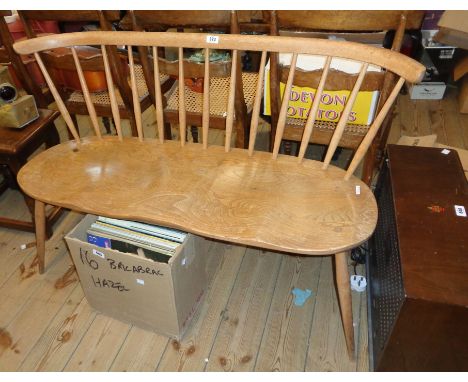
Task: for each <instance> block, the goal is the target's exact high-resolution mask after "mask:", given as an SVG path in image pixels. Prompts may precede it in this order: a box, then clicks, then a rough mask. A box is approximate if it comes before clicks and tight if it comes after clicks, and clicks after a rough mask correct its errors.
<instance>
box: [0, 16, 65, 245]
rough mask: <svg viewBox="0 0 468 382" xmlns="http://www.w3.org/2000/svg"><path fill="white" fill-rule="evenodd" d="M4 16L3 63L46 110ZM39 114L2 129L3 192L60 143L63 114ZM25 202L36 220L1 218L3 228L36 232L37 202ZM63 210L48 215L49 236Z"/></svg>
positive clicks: (0, 21) (0, 19)
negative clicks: (32, 160)
mask: <svg viewBox="0 0 468 382" xmlns="http://www.w3.org/2000/svg"><path fill="white" fill-rule="evenodd" d="M4 16H9V12H8V11H1V12H0V45H3V46H2V54H1V55H0V57H1V60H0V61H1V62H2V63H3V64H7V65H11V66H12V67H13V68H14V70H15V72H16V76H17V78H18V80H19V81H20V82H21V85H22V87H23V89H24V90H25V91H26V93H27V94H30V95H32V96H34V99H35V100H36V103H37V105H38V106H40V107H44V106H46V105H47V104H48V103H49V102H50V100H49V99H47V97H46V95H44V94H43V93H42V91H41V89H40V87H39V86H37V85H36V83H35V82H34V81H33V80H32V79H31V77H30V76H29V73H28V71H27V69H26V67H25V65H24V64H23V61H22V60H21V58H20V57H19V56H18V55H17V54H16V53H15V51H14V50H13V39H12V37H11V35H10V32H9V30H8V26H7V24H6V22H5V19H4ZM38 111H39V118H38V119H37V120H35V121H34V122H31V123H30V124H28V125H27V126H25V127H23V128H21V129H13V128H1V127H0V166H2V173H3V181H2V182H0V193H1V192H3V191H5V190H6V189H7V188H18V183H17V181H16V178H17V175H18V172H19V170H20V168H21V167H22V166H23V165H24V164H25V163H26V162H27V160H28V158H29V157H30V156H31V154H33V153H34V152H35V151H36V150H37V149H38V148H39V147H41V146H42V145H43V144H45V145H46V147H47V148H49V147H52V146H54V145H56V144H58V143H59V136H58V132H57V130H56V128H55V126H54V121H55V119H56V118H57V117H58V116H59V113H58V112H57V111H52V110H47V109H42V108H39V110H38ZM24 200H25V202H26V205H27V207H28V209H29V211H30V212H31V215H32V217H33V218H32V220H31V221H24V220H18V219H11V218H8V217H5V216H2V217H0V226H2V227H7V228H13V229H20V230H24V231H30V232H34V231H35V224H34V200H33V199H32V198H30V197H29V196H27V195H24ZM60 210H61V209H60V208H53V209H52V210H51V211H50V212H49V214H48V216H47V219H46V232H47V236H48V237H49V236H50V235H51V233H52V225H53V223H54V222H55V220H56V219H57V218H58V217H59V215H60Z"/></svg>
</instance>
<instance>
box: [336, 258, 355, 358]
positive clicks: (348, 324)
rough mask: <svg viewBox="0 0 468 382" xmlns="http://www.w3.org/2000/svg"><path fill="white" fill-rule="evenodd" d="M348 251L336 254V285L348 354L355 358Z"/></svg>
mask: <svg viewBox="0 0 468 382" xmlns="http://www.w3.org/2000/svg"><path fill="white" fill-rule="evenodd" d="M348 254H349V253H348V252H340V253H337V254H336V255H335V269H336V285H337V289H338V300H339V302H340V311H341V321H342V322H343V329H344V334H345V339H346V347H347V349H348V355H349V357H350V358H351V359H354V327H353V305H352V299H351V287H350V285H349V272H348V262H347V258H348Z"/></svg>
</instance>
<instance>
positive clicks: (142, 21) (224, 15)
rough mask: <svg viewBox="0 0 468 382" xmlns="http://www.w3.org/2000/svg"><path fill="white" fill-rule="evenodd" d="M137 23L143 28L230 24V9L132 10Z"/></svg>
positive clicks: (226, 25)
mask: <svg viewBox="0 0 468 382" xmlns="http://www.w3.org/2000/svg"><path fill="white" fill-rule="evenodd" d="M133 12H134V14H135V17H136V19H137V22H138V25H139V26H140V27H142V28H144V29H152V28H155V27H156V28H157V27H158V26H160V27H165V28H170V27H173V28H174V27H191V26H193V27H197V28H200V27H203V26H205V27H212V26H222V27H227V28H228V27H229V26H230V25H231V11H225V10H219V11H202V10H197V11H195V10H193V11H188V10H187V11H153V10H138V11H133Z"/></svg>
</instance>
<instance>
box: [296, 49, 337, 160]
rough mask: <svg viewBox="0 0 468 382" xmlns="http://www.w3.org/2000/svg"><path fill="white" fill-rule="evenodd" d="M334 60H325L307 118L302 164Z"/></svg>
mask: <svg viewBox="0 0 468 382" xmlns="http://www.w3.org/2000/svg"><path fill="white" fill-rule="evenodd" d="M331 60H332V58H331V57H330V56H328V57H327V58H326V60H325V65H324V67H323V72H322V76H321V77H320V83H319V86H318V87H317V91H316V92H315V95H314V101H313V102H312V105H311V106H310V110H309V116H308V117H307V122H306V125H305V127H304V135H303V137H302V141H301V147H300V149H299V155H298V162H299V163H300V162H302V159H303V158H304V155H305V152H306V150H307V145H308V144H309V140H310V136H311V135H312V129H313V128H314V123H315V119H316V117H317V112H318V110H319V105H320V100H321V99H322V93H323V88H324V87H325V82H326V81H327V77H328V71H329V70H330V64H331Z"/></svg>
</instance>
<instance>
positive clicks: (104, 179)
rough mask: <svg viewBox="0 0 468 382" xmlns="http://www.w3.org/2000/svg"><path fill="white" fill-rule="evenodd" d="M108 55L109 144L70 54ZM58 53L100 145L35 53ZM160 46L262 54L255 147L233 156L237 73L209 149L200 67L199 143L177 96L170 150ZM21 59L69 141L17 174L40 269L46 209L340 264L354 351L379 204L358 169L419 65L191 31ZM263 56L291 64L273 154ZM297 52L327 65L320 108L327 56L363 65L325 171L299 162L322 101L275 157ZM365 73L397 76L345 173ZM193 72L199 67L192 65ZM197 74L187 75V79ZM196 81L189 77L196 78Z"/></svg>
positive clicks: (381, 52)
mask: <svg viewBox="0 0 468 382" xmlns="http://www.w3.org/2000/svg"><path fill="white" fill-rule="evenodd" d="M80 45H97V46H101V49H102V54H103V59H104V64H105V67H106V75H107V82H108V84H109V85H110V86H109V90H110V91H109V93H110V97H111V99H112V100H113V101H112V104H113V110H114V120H115V122H116V128H117V133H118V135H117V136H115V137H102V136H101V134H100V132H99V128H98V125H97V119H96V114H95V112H94V109H93V104H92V102H91V97H90V95H89V92H88V90H87V87H86V84H85V82H84V80H83V76H82V70H81V66H80V64H79V61H78V58H77V56H76V52H75V51H74V48H73V46H80ZM106 45H125V46H126V47H127V49H128V61H129V67H130V74H131V84H132V89H133V91H134V93H133V97H134V102H133V104H134V105H135V107H134V108H135V110H134V113H135V118H136V122H137V127H138V135H139V136H138V137H135V138H126V137H125V138H124V137H123V136H122V132H121V127H120V117H119V115H118V108H117V105H116V103H115V94H114V91H113V89H114V87H113V85H112V84H113V83H112V74H111V69H110V65H109V62H108V58H107V54H106V49H105V46H106ZM138 45H140V46H147V47H152V53H153V57H152V59H153V63H154V73H155V74H156V75H155V76H154V78H155V88H156V105H155V107H156V117H157V126H158V131H159V134H158V136H159V138H158V139H148V138H145V137H143V129H142V122H141V111H140V109H139V103H138V102H135V101H136V100H137V99H138V98H137V97H138V94H137V92H136V86H135V75H134V57H133V53H132V46H138ZM55 47H71V52H72V54H73V58H74V60H75V64H76V68H77V71H78V74H79V75H80V77H81V78H82V87H83V92H84V95H85V99H86V101H87V105H88V111H89V115H90V117H91V120H92V122H93V126H94V128H95V132H96V136H95V137H90V138H80V137H79V135H78V133H77V128H76V126H74V125H73V122H72V120H71V119H70V116H69V113H68V111H67V110H66V107H65V105H64V103H63V102H62V100H61V98H60V96H59V94H58V92H57V91H56V90H55V87H54V84H53V82H52V80H51V77H50V76H49V74H48V72H47V69H46V68H45V66H44V64H43V61H42V60H41V57H40V55H39V52H42V51H45V50H47V49H51V48H55ZM158 47H176V48H178V49H179V57H183V49H184V48H200V49H205V57H209V51H210V50H211V49H225V50H232V68H236V67H237V65H238V64H239V56H240V54H239V52H240V51H246V50H248V51H260V52H262V57H261V63H260V69H259V73H258V84H257V87H256V98H255V101H254V106H253V113H252V115H253V117H252V121H251V126H250V143H249V148H248V149H235V148H231V146H230V142H231V135H232V126H233V121H234V119H235V113H234V95H235V91H236V83H237V82H238V81H237V80H236V75H237V73H236V70H235V69H234V70H232V71H231V78H230V84H231V85H230V92H229V99H228V101H227V102H228V108H227V110H228V114H227V122H226V141H225V146H224V147H222V146H208V144H207V137H208V129H209V123H210V119H209V102H210V98H209V86H208V84H209V78H210V64H209V63H208V62H206V63H205V64H203V63H202V64H197V65H199V66H200V67H201V73H202V74H201V75H202V76H203V77H204V80H205V81H204V84H205V85H204V95H203V115H202V116H201V118H202V119H203V127H202V137H203V141H202V143H201V144H198V143H197V144H188V143H186V142H185V140H186V139H185V137H186V124H185V112H186V110H185V95H184V91H183V89H184V88H183V87H180V89H181V90H180V101H179V117H180V118H179V122H180V126H179V128H180V136H181V140H180V141H164V138H163V137H164V135H163V114H162V102H163V94H161V91H160V86H159V73H160V71H159V67H162V63H164V67H168V66H170V65H169V63H168V62H167V61H166V62H163V61H162V60H161V59H159V58H158V56H157V48H158ZM15 49H16V51H17V52H18V53H20V54H34V55H35V57H36V59H37V61H38V63H39V65H40V67H41V69H42V71H43V74H44V76H45V78H46V79H47V82H48V85H49V87H50V88H51V90H52V92H53V93H54V97H55V100H56V102H57V105H58V107H59V109H60V111H61V113H62V116H63V118H64V119H65V122H66V123H67V125H68V127H69V129H70V131H71V133H72V134H73V137H74V140H73V141H69V142H65V143H62V144H60V145H57V146H55V147H53V148H50V149H48V150H46V151H44V152H42V153H40V154H39V155H37V156H36V157H34V158H33V159H32V160H31V161H30V162H28V163H27V164H26V165H25V166H24V167H23V168H22V169H21V171H20V173H19V176H18V181H19V184H20V186H21V187H22V189H23V190H24V191H25V192H26V193H27V194H28V195H30V196H31V197H32V198H34V199H35V200H36V202H35V203H36V204H35V206H36V210H35V218H36V224H37V232H36V234H37V250H38V255H39V260H40V271H41V272H43V270H44V255H45V253H44V252H45V230H44V207H45V203H47V204H52V205H55V206H61V207H65V208H70V209H73V210H77V211H82V212H87V213H93V214H98V215H105V216H110V217H114V218H123V219H132V220H139V221H144V222H148V223H154V224H161V225H167V226H170V227H175V228H179V229H182V230H185V231H189V232H192V233H195V234H198V235H202V236H206V237H210V238H214V239H219V240H224V241H228V242H231V243H235V244H242V245H249V246H255V247H259V248H265V249H269V250H277V251H282V252H287V253H290V254H301V255H334V256H335V259H336V262H335V264H336V280H337V289H338V297H339V302H340V306H341V315H342V320H343V326H344V331H345V337H346V343H347V347H348V352H349V354H350V356H352V355H353V353H354V334H353V321H352V310H351V292H350V287H349V274H348V268H347V254H348V252H349V250H351V249H352V248H354V247H356V246H359V245H360V244H361V243H363V242H365V241H366V240H367V239H368V238H369V237H370V236H371V234H372V233H373V231H374V228H375V226H376V221H377V206H376V202H375V199H374V196H373V194H372V192H371V190H370V189H369V188H368V187H367V186H366V185H365V184H364V183H363V182H362V181H361V180H359V179H358V178H356V177H355V176H353V172H354V171H355V169H356V167H357V166H358V164H359V162H360V161H361V160H362V158H363V157H364V155H365V153H366V150H367V148H368V147H369V145H370V144H371V142H372V139H373V137H374V136H375V134H376V132H377V130H378V129H379V126H380V124H381V123H382V120H383V119H384V117H385V115H386V114H387V112H388V110H389V108H390V106H391V104H392V103H393V102H394V100H395V98H396V97H397V95H398V93H399V91H400V89H401V87H402V85H403V84H404V82H405V80H407V81H410V82H418V81H420V79H421V78H422V76H423V73H424V67H423V66H422V65H421V64H419V63H417V62H415V61H413V60H412V59H410V58H408V57H406V56H404V55H402V54H399V53H396V52H393V51H389V50H386V49H380V48H375V47H371V46H365V45H360V44H356V43H349V42H337V41H327V40H317V39H306V38H292V37H272V36H244V35H206V34H192V33H167V32H166V33H151V32H148V33H145V32H84V33H70V34H62V35H53V36H47V37H40V38H36V39H33V40H27V41H23V42H20V43H17V44H15ZM268 52H290V53H292V54H293V55H292V62H291V68H290V72H289V77H288V81H287V84H286V91H285V94H286V96H285V97H283V98H284V100H283V104H282V108H281V111H280V116H279V122H278V125H277V130H276V131H277V133H276V134H277V137H276V140H275V143H276V144H275V147H274V151H273V153H272V154H271V153H267V152H259V151H254V145H255V138H256V133H257V125H258V117H259V112H260V104H261V99H262V95H263V78H264V70H265V63H266V57H267V53H268ZM298 54H315V55H320V56H325V58H324V68H323V70H322V74H321V79H320V83H319V85H318V89H317V95H316V97H315V100H319V99H320V95H321V94H322V91H323V89H324V86H325V84H326V81H327V78H328V77H331V76H333V74H334V73H335V72H336V70H334V69H331V68H330V66H331V65H330V62H331V60H332V57H341V58H345V59H350V60H354V61H357V62H358V64H359V67H360V71H359V73H358V74H357V75H354V78H355V80H354V81H355V85H354V87H353V89H352V91H351V93H350V96H349V98H348V101H347V104H346V106H345V108H344V110H343V112H342V116H341V119H340V122H339V123H338V124H337V127H336V129H335V132H334V135H333V137H332V139H331V141H330V143H329V149H328V151H327V154H326V157H325V159H324V162H323V163H322V162H318V161H314V160H309V159H305V158H304V152H305V147H306V145H307V143H308V142H309V137H310V134H311V131H312V128H313V126H314V120H315V115H316V113H317V109H318V106H319V102H317V101H314V103H313V104H312V106H311V111H310V114H309V119H308V121H307V124H306V127H305V132H304V137H303V139H302V145H301V146H302V147H301V150H300V154H299V157H292V156H285V155H280V154H279V144H278V142H281V137H282V134H283V131H284V125H285V119H286V111H287V103H288V101H289V93H290V88H291V84H292V80H293V77H294V72H295V70H296V69H295V66H296V60H297V55H298ZM174 65H176V67H177V68H178V73H179V78H180V77H184V67H187V66H189V65H192V66H193V63H188V62H187V61H186V60H179V61H177V62H175V63H174ZM368 65H377V66H379V67H381V68H382V70H389V71H392V72H394V73H395V74H396V75H397V76H398V78H399V79H398V81H396V85H395V87H394V89H393V91H392V92H391V95H390V96H389V98H388V100H387V102H386V103H385V104H384V105H383V107H382V109H381V110H380V111H379V112H378V114H377V116H376V118H375V120H374V122H373V124H372V125H371V126H370V128H369V130H368V133H367V135H366V137H365V138H364V139H363V141H362V143H361V146H360V147H359V148H358V150H357V152H356V154H355V156H354V158H353V160H352V162H351V164H350V166H349V168H348V169H347V170H346V171H345V170H343V169H340V168H337V167H334V166H332V165H330V160H331V158H332V156H333V153H334V152H335V149H336V148H337V146H338V144H339V141H340V138H341V135H342V133H343V130H344V127H345V125H346V121H347V119H348V116H349V113H350V111H351V107H352V105H353V103H354V100H355V97H356V94H357V92H358V90H359V87H360V86H361V84H362V83H363V80H364V78H365V75H366V71H367V68H368ZM192 69H193V68H192ZM192 69H191V70H192ZM191 72H192V73H193V70H192V71H191Z"/></svg>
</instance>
